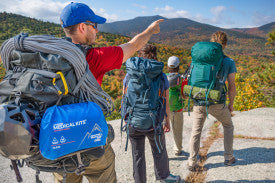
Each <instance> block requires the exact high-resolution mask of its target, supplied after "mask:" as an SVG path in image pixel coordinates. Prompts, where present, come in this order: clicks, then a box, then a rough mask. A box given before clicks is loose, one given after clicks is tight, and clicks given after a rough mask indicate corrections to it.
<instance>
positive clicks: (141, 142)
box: [129, 126, 170, 183]
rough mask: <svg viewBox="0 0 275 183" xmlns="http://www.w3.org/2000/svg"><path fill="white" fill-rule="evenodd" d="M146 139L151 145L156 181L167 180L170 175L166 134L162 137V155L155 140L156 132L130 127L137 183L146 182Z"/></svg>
mask: <svg viewBox="0 0 275 183" xmlns="http://www.w3.org/2000/svg"><path fill="white" fill-rule="evenodd" d="M145 137H147V138H148V139H149V142H150V145H151V150H152V154H153V159H154V170H155V176H156V179H157V180H160V179H165V178H166V177H168V175H169V174H170V171H169V160H168V155H167V151H166V144H165V136H164V133H163V132H162V134H161V136H160V142H161V144H162V147H163V149H162V150H161V153H159V151H158V148H157V146H156V142H155V139H154V131H149V132H140V131H137V130H135V129H133V128H132V127H131V126H129V138H130V141H131V144H132V156H133V176H134V179H135V183H145V182H146V162H145ZM157 139H158V136H157Z"/></svg>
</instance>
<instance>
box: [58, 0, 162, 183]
mask: <svg viewBox="0 0 275 183" xmlns="http://www.w3.org/2000/svg"><path fill="white" fill-rule="evenodd" d="M60 19H61V20H60V21H61V26H62V27H63V29H64V32H65V34H66V36H67V37H70V38H71V39H72V42H73V43H75V44H80V45H88V46H91V45H92V44H93V43H94V42H95V40H96V33H97V32H98V29H97V25H98V24H103V23H105V22H106V19H105V18H103V17H100V16H98V15H96V14H95V13H94V12H93V11H92V10H91V9H90V8H89V7H88V6H87V5H85V4H82V3H70V4H69V5H67V6H66V7H65V8H64V9H63V10H62V12H61V15H60ZM162 21H163V20H162V19H160V20H157V21H155V22H153V23H152V24H151V25H149V26H148V27H147V28H146V30H144V31H143V32H142V33H140V34H138V35H136V36H135V37H134V38H133V39H131V40H130V41H129V42H128V43H125V44H122V45H119V46H110V47H101V48H92V47H89V49H87V53H86V60H87V62H88V64H89V68H90V70H91V72H92V73H93V75H94V76H95V78H96V80H97V81H98V83H99V84H100V85H101V83H102V79H103V76H104V74H105V73H106V72H108V71H110V70H113V69H120V67H121V65H122V63H124V62H125V61H126V60H127V59H128V58H129V57H131V56H132V55H134V53H135V52H136V51H137V50H139V49H140V48H142V47H143V46H144V45H145V44H146V43H147V42H148V41H149V39H150V38H151V36H152V35H153V34H157V33H159V32H160V28H159V23H160V22H162ZM83 175H84V176H86V178H87V179H88V180H89V182H95V183H113V182H117V180H116V172H115V154H114V152H113V149H112V147H111V145H110V144H108V145H106V146H105V153H104V155H103V156H102V157H101V158H99V159H98V160H95V161H92V162H91V164H90V166H89V167H87V168H86V170H85V172H84V174H83ZM54 176H55V182H60V183H61V182H62V181H63V175H61V174H58V173H54ZM82 178H83V176H82V175H76V174H74V173H72V174H67V176H66V182H67V183H80V182H81V181H82Z"/></svg>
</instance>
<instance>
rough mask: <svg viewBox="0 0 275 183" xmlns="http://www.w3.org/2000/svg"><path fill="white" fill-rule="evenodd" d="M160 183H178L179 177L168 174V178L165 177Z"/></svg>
mask: <svg viewBox="0 0 275 183" xmlns="http://www.w3.org/2000/svg"><path fill="white" fill-rule="evenodd" d="M160 182H162V183H166V182H171V183H172V182H180V176H178V175H172V174H170V175H168V177H166V179H163V180H161V181H160Z"/></svg>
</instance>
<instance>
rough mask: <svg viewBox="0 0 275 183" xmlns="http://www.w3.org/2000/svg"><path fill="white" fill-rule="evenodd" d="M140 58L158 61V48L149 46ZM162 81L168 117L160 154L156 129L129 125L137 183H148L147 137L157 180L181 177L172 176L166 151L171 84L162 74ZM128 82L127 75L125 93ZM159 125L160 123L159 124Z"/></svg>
mask: <svg viewBox="0 0 275 183" xmlns="http://www.w3.org/2000/svg"><path fill="white" fill-rule="evenodd" d="M138 57H142V58H146V59H154V60H157V48H156V47H155V46H154V45H150V44H147V45H145V46H144V47H143V48H142V49H141V50H139V52H138ZM162 79H163V81H164V91H163V93H164V97H165V99H166V114H167V115H166V117H165V123H164V125H163V130H161V135H160V144H162V146H163V149H162V150H161V151H160V152H159V149H158V147H157V145H156V141H155V139H154V138H155V132H154V129H150V130H147V131H141V130H137V129H135V128H133V127H132V126H131V124H130V125H129V138H130V142H131V144H132V156H133V176H134V179H135V183H146V162H145V137H147V138H148V140H149V142H150V145H151V149H152V154H153V158H154V170H155V176H156V179H157V180H161V181H162V182H167V181H169V182H178V181H179V180H180V176H174V175H172V174H170V170H169V160H168V155H167V151H166V144H165V135H164V133H165V132H169V131H170V121H169V90H168V89H169V83H168V80H167V76H166V75H165V74H164V73H162ZM126 80H127V75H126V76H125V78H124V80H123V86H124V87H123V93H124V94H125V92H126V88H127V86H126ZM157 123H158V122H157Z"/></svg>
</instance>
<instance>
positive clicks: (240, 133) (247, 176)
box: [0, 108, 275, 183]
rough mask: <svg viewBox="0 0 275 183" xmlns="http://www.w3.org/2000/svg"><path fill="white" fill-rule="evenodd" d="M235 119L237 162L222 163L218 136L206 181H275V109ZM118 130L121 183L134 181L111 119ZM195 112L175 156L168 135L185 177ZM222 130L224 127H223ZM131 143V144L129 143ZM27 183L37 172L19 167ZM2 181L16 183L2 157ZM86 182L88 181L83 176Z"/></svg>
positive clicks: (173, 161) (48, 178)
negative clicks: (228, 165)
mask: <svg viewBox="0 0 275 183" xmlns="http://www.w3.org/2000/svg"><path fill="white" fill-rule="evenodd" d="M235 114H236V115H235V116H234V117H233V118H232V120H233V123H234V127H235V130H234V134H235V139H234V155H235V157H236V159H237V162H236V163H235V164H234V165H233V166H231V167H225V166H224V165H223V161H224V159H223V138H217V139H216V140H215V141H214V143H213V144H212V145H211V147H210V148H209V150H208V155H207V160H206V161H205V167H206V168H207V170H206V173H207V176H206V178H205V182H215V183H220V182H221V183H227V182H245V183H246V182H257V183H258V182H259V183H260V182H275V108H259V109H254V110H251V111H246V112H237V111H236V112H235ZM214 122H215V119H214V118H213V117H211V116H209V119H207V121H206V122H205V125H204V128H203V133H202V138H203V139H206V138H207V137H208V136H209V129H210V127H211V126H212V125H213V123H214ZM110 123H111V124H112V125H113V127H114V129H115V133H116V136H115V140H114V141H113V142H112V146H113V148H114V151H115V153H116V172H117V178H118V182H120V183H128V182H134V180H133V176H132V157H131V146H129V147H128V151H126V152H125V150H124V148H125V139H126V135H125V134H123V135H122V136H121V135H120V120H114V121H110ZM191 125H192V113H191V116H188V114H187V113H184V130H183V134H184V135H183V150H184V151H185V153H183V155H182V156H175V155H174V151H173V147H174V141H173V136H172V132H170V133H167V135H166V146H167V150H168V156H169V163H170V170H171V173H172V174H175V175H180V176H181V177H182V179H186V177H187V176H188V175H189V173H190V172H189V171H188V170H187V165H186V163H187V158H188V145H189V138H190V133H191V128H192V126H191ZM220 132H221V133H222V127H221V126H220ZM201 142H203V140H201ZM129 144H130V143H129ZM146 161H147V182H149V183H154V182H156V181H155V176H154V168H153V159H152V154H151V149H150V146H149V143H148V142H147V143H146ZM20 172H21V174H22V177H23V182H24V183H34V182H35V172H34V171H33V170H32V169H30V168H28V167H24V168H21V169H20ZM40 179H41V180H42V182H43V183H51V182H54V181H53V176H52V174H50V173H43V172H42V173H41V174H40ZM0 182H1V183H15V182H16V178H15V175H14V172H13V171H12V170H11V169H10V161H9V160H7V159H5V158H3V157H0ZM84 182H85V183H86V182H87V180H85V179H84Z"/></svg>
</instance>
